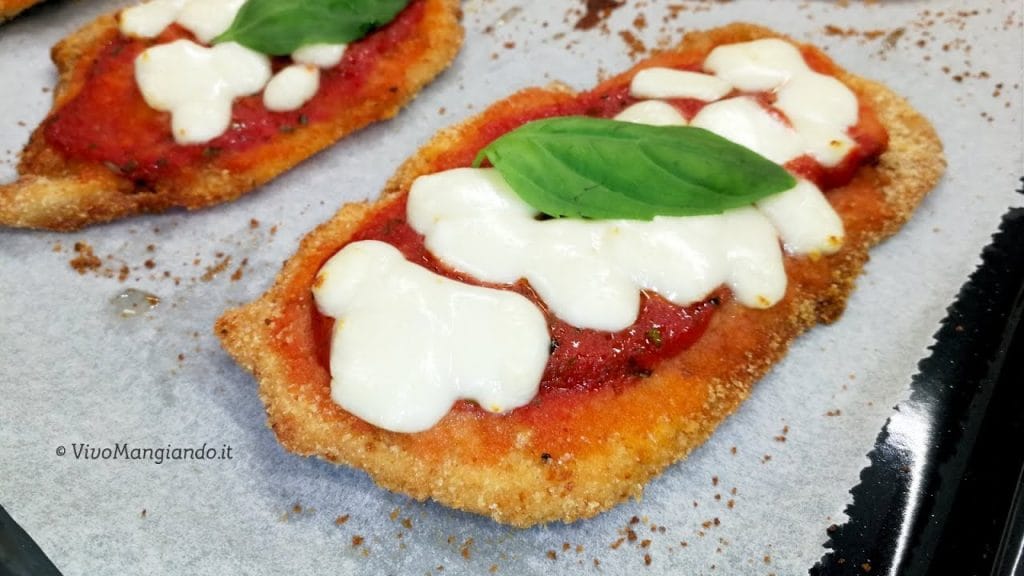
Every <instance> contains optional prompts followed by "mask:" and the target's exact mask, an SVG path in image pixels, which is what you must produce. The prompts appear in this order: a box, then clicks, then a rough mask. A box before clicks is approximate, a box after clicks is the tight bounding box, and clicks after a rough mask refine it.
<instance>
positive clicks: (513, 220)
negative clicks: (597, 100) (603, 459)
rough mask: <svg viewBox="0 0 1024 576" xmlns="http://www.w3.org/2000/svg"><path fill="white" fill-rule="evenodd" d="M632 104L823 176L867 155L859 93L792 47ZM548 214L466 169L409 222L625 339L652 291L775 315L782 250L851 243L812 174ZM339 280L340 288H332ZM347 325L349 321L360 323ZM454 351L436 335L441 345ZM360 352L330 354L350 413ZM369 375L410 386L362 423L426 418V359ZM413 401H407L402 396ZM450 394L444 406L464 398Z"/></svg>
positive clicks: (715, 54)
mask: <svg viewBox="0 0 1024 576" xmlns="http://www.w3.org/2000/svg"><path fill="white" fill-rule="evenodd" d="M762 92H771V93H773V94H774V95H775V98H774V100H773V103H772V104H771V105H769V104H766V103H765V102H764V99H762V98H759V97H758V93H762ZM630 95H631V96H632V97H634V98H637V99H640V101H639V102H637V103H635V104H633V105H631V106H629V107H628V108H626V109H624V110H622V111H621V112H620V113H619V115H618V116H616V119H617V120H620V121H625V122H638V123H644V124H652V125H666V126H684V125H692V126H699V127H702V128H704V129H707V130H710V131H712V132H715V133H716V134H718V135H719V136H722V137H724V138H726V139H729V140H731V141H733V142H735V143H737V144H740V145H742V146H745V147H747V148H750V149H752V150H754V151H755V152H757V153H759V154H761V155H762V156H764V157H766V158H768V159H770V160H772V161H774V162H776V163H778V164H783V165H784V164H786V163H787V162H790V161H792V160H794V159H797V158H800V157H802V156H810V157H811V158H813V159H815V160H816V161H818V162H819V163H821V164H822V165H824V166H835V165H837V164H839V163H840V162H841V161H842V160H843V158H844V157H845V156H846V155H847V153H848V152H849V151H850V150H851V149H852V148H853V146H854V145H855V144H854V143H853V140H852V139H851V138H850V137H849V136H848V134H847V131H848V130H849V128H850V127H851V126H853V125H854V124H856V123H857V121H858V114H859V112H858V110H859V109H858V103H857V98H856V96H855V95H854V94H853V93H852V92H851V91H850V90H849V89H848V88H846V87H845V86H844V85H843V84H842V83H840V82H839V81H838V80H836V79H834V78H831V77H828V76H823V75H821V74H818V73H816V72H814V71H813V70H811V69H810V68H809V67H808V66H807V64H806V63H805V61H804V59H803V57H802V55H801V54H800V52H799V50H798V49H797V48H796V47H794V46H792V45H791V44H789V43H787V42H784V41H781V40H758V41H754V42H747V43H742V44H732V45H726V46H721V47H718V48H716V49H715V50H713V51H712V52H711V53H710V54H709V56H708V57H707V59H706V61H705V63H704V73H701V72H692V71H679V70H674V69H669V68H648V69H644V70H641V71H640V72H638V73H637V74H636V75H635V76H634V78H633V81H632V83H631V85H630ZM674 99H691V100H693V99H695V100H700V101H702V102H704V103H705V104H704V105H703V106H702V107H701V108H700V109H699V110H698V111H697V112H696V114H695V115H693V117H692V118H687V117H686V116H684V114H683V113H682V112H681V110H680V109H679V108H677V107H676V106H674V105H673V104H672V103H671V102H670V101H671V100H674ZM769 106H773V107H774V110H772V109H770V108H769ZM691 114H692V113H691ZM665 193H669V194H670V193H671V191H665ZM540 216H541V214H539V213H538V212H537V210H535V209H534V208H532V207H531V206H529V205H528V204H526V203H525V202H524V201H523V200H522V199H520V198H519V196H518V195H516V194H515V192H514V191H513V190H512V189H511V187H510V186H509V185H508V183H507V182H505V180H504V179H503V178H502V176H501V175H500V173H499V172H498V171H497V170H495V169H493V168H456V169H452V170H447V171H444V172H440V173H436V174H431V175H425V176H421V177H419V178H417V179H416V180H415V181H414V182H413V184H412V187H411V189H410V191H409V196H408V199H407V204H406V219H407V221H408V223H409V225H410V226H411V227H412V229H413V230H415V231H416V232H418V233H419V234H421V235H423V243H424V246H425V247H426V249H427V250H428V251H429V252H430V253H431V254H432V255H433V256H434V257H436V258H437V259H438V260H439V261H440V262H441V263H443V264H444V265H445V266H447V267H449V268H451V269H453V270H455V271H458V272H459V273H463V274H468V275H470V276H472V277H473V278H475V279H477V280H480V281H483V282H488V283H496V284H513V283H515V282H518V281H519V280H521V279H526V280H527V281H528V282H529V284H530V287H531V288H532V289H533V290H534V291H535V292H536V294H537V296H538V297H539V298H540V300H542V301H543V304H544V305H545V306H546V307H547V308H548V310H549V311H550V312H551V313H553V314H554V315H555V316H556V317H557V318H558V319H559V320H561V321H562V322H565V323H568V324H570V325H572V326H575V327H577V328H580V329H589V330H598V331H606V332H616V331H620V330H624V329H626V328H628V327H630V326H632V325H633V324H634V323H635V322H636V321H637V317H638V314H639V312H640V303H641V293H643V292H653V293H657V294H658V295H660V296H661V297H662V298H664V299H665V300H667V301H669V302H671V303H673V304H676V305H679V306H686V305H690V304H694V303H698V302H701V301H704V300H706V299H707V298H708V297H709V296H710V295H711V294H712V293H713V292H714V291H715V290H716V289H718V288H719V287H720V286H722V285H725V286H728V287H729V289H730V290H731V292H732V294H733V295H734V297H735V298H736V300H737V301H739V302H740V303H742V304H743V305H746V306H749V307H753V308H768V307H770V306H772V305H774V304H775V303H777V302H778V301H779V300H780V299H781V298H782V297H783V296H784V295H785V292H786V284H787V280H786V273H785V265H784V250H785V252H789V253H791V254H797V255H810V256H812V257H815V256H818V255H821V254H830V253H833V252H835V251H837V250H838V249H839V248H840V247H841V245H842V242H843V235H844V232H843V223H842V220H841V219H840V218H839V215H838V214H837V213H836V212H835V210H833V209H832V206H831V205H830V204H829V202H828V200H827V199H826V198H825V196H824V195H823V194H822V192H821V190H820V189H819V188H818V187H817V186H816V185H815V184H814V183H813V182H811V181H810V180H807V179H803V178H799V177H798V178H797V184H796V186H794V187H793V188H792V189H790V190H787V191H784V192H782V193H779V194H776V195H773V196H769V197H767V198H765V199H762V200H761V201H759V202H757V203H756V204H753V205H751V206H747V207H743V208H738V209H733V210H728V211H725V212H723V213H721V214H716V215H706V216H689V217H668V216H661V217H655V218H654V219H652V220H651V221H638V220H583V219H569V218H560V219H543V218H540ZM357 244H358V243H357ZM346 250H347V249H346ZM343 252H344V250H343ZM352 266H353V267H352V268H350V269H346V272H345V274H350V275H353V277H355V278H364V277H370V278H376V279H378V280H376V281H375V282H376V283H375V284H374V286H375V287H376V286H378V285H382V284H386V283H387V282H389V281H390V280H388V279H387V276H388V275H389V274H390V273H391V272H390V268H387V269H383V268H384V267H383V266H382V265H381V264H380V263H378V262H375V261H373V260H363V261H353V264H352ZM410 266H411V265H410ZM325 270H327V268H326V267H325ZM332 276H333V275H332ZM339 276H340V273H339ZM360 281H361V280H360ZM331 282H332V279H331V277H328V278H326V279H325V280H324V285H329V284H330V283H331ZM337 282H344V280H337ZM324 289H325V288H323V287H321V288H320V290H324ZM318 302H320V300H319V298H318ZM401 306H404V307H407V308H408V309H399V305H397V304H396V309H395V311H394V312H393V313H394V314H396V315H402V317H405V318H406V319H407V320H408V321H409V322H415V321H416V320H415V319H416V318H418V317H420V316H429V315H431V314H435V313H436V314H447V313H448V312H449V308H447V307H446V306H443V305H442V306H440V307H436V306H438V305H437V304H436V303H435V302H434V301H433V300H430V299H427V298H424V299H415V298H409V300H408V301H403V302H402V304H401ZM489 306H494V307H496V306H497V304H496V303H492V304H489ZM435 307H436V308H435ZM321 308H323V304H321ZM389 313H392V312H389ZM475 313H476V314H479V315H480V317H481V318H486V320H483V321H482V322H484V323H486V324H490V323H491V322H494V320H492V318H496V317H498V316H499V313H498V312H496V311H490V312H485V311H484V310H482V309H477V310H476V311H475ZM395 318H398V316H396V317H395ZM389 321H390V320H389ZM395 321H399V320H395ZM343 322H344V323H345V324H346V325H347V322H348V320H343ZM345 329H346V328H344V327H343V328H342V330H345ZM534 337H535V338H536V339H537V340H530V339H528V338H525V337H523V338H517V339H509V338H507V337H506V335H504V334H498V333H497V332H491V333H490V334H488V335H486V337H481V338H480V340H479V341H476V342H473V343H472V347H471V348H470V347H468V346H470V345H469V344H468V343H460V346H461V345H465V346H467V348H465V350H463V352H462V353H463V354H465V355H467V356H476V355H481V354H482V355H486V356H488V357H498V356H502V355H518V354H522V353H523V350H530V351H536V350H538V349H540V348H541V347H542V345H544V344H546V343H547V340H548V338H549V336H548V334H547V333H546V332H544V333H542V332H541V331H537V333H536V335H535V336H534ZM449 344H451V341H444V339H442V338H434V339H433V341H432V342H431V343H430V344H429V346H431V347H433V346H437V347H445V346H448V345H449ZM357 345H359V344H356V343H354V342H353V343H352V344H343V343H341V342H340V339H339V338H338V336H337V333H336V334H335V338H334V341H333V343H332V348H331V353H332V355H331V374H332V377H333V382H334V386H333V387H332V394H334V397H335V400H336V401H337V402H339V403H341V404H342V406H347V405H346V404H345V402H351V400H346V398H345V393H344V392H341V391H340V390H341V387H342V386H344V385H345V384H344V381H345V379H346V374H347V372H346V373H343V372H342V371H343V370H348V371H351V370H352V368H351V367H344V366H343V365H342V362H343V360H342V357H344V358H345V359H347V360H344V362H355V361H357V360H356V359H354V358H355V356H356V355H357V354H356V352H355V351H354V350H353V349H348V346H357ZM389 350H391V348H390V347H388V346H384V345H382V346H381V349H380V351H377V350H376V349H373V348H372V347H371V349H367V350H365V351H364V352H363V353H365V354H368V355H369V354H387V353H389V352H388V351H389ZM453 350H455V349H453ZM365 366H366V368H365V369H366V370H367V371H379V374H376V373H375V375H374V376H372V377H369V379H370V380H373V381H381V382H383V381H387V382H394V385H395V386H396V387H397V388H396V389H395V390H399V391H400V392H395V391H394V390H392V391H390V392H389V391H385V390H384V389H380V390H379V391H378V392H377V394H379V397H377V400H375V404H374V405H375V406H378V407H379V408H378V409H377V410H379V411H374V412H373V413H372V414H371V415H370V416H362V415H361V414H360V416H361V417H364V418H366V419H367V420H368V421H371V422H374V423H377V422H381V421H386V420H388V419H389V418H393V417H395V416H394V414H398V413H403V412H404V411H405V410H415V409H416V408H414V407H416V406H418V405H419V404H421V403H422V402H423V400H422V395H423V394H427V393H429V391H431V390H434V389H436V388H437V387H438V386H439V384H438V381H437V374H435V373H431V372H424V371H423V364H422V363H420V362H419V361H418V360H412V361H410V362H408V363H404V361H403V360H402V359H400V358H399V359H397V360H396V359H392V358H381V359H379V360H376V363H374V364H370V363H367V364H366V365H365ZM444 377H448V378H451V376H444ZM537 378H538V379H539V378H540V375H538V376H537ZM529 384H530V385H533V386H535V385H536V384H537V382H532V383H529ZM519 386H521V387H517V388H516V390H517V391H519V390H523V389H526V388H529V387H530V386H529V385H527V383H525V382H524V383H520V384H519ZM420 387H422V389H420ZM454 387H455V388H457V387H458V385H454ZM414 388H415V391H414V392H413V391H411V390H413V389H414ZM407 391H409V392H407ZM406 393H408V394H409V396H408V398H407V399H401V400H399V399H397V398H398V396H399V394H406ZM443 398H444V402H446V403H447V402H448V401H449V399H450V398H451V396H450V395H445V396H443ZM483 405H484V407H487V406H486V404H483ZM508 405H509V406H511V404H508ZM371 418H372V419H371ZM438 418H440V415H439V416H438ZM378 425H379V424H378ZM384 427H386V426H384ZM389 429H394V428H389Z"/></svg>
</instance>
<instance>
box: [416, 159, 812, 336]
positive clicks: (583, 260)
mask: <svg viewBox="0 0 1024 576" xmlns="http://www.w3.org/2000/svg"><path fill="white" fill-rule="evenodd" d="M784 209H785V207H783V208H782V209H780V210H782V211H784ZM829 209H831V208H829ZM407 215H408V218H409V224H410V225H411V226H412V227H413V228H414V229H415V230H416V231H417V232H419V233H421V234H423V235H424V243H425V245H426V247H427V249H428V250H429V251H430V252H431V253H432V254H434V255H435V256H437V257H438V258H440V259H441V261H443V262H445V263H446V264H448V265H449V266H452V267H453V268H455V269H456V270H459V271H462V272H465V273H467V274H470V275H471V276H473V277H474V278H478V279H480V280H484V281H488V282H496V283H504V284H508V283H512V282H515V281H516V280H518V279H520V278H525V279H526V280H528V281H529V282H530V285H531V286H532V287H533V288H534V290H536V291H537V294H538V295H539V296H540V297H541V299H542V300H543V301H544V303H545V304H546V305H547V306H548V307H549V308H550V309H551V311H552V312H554V314H555V315H556V316H558V317H559V318H560V319H561V320H564V321H565V322H568V323H569V324H572V325H573V326H577V327H579V328H591V329H595V330H606V331H617V330H622V329H624V328H627V327H628V326H630V325H632V324H633V323H634V322H635V321H636V318H637V314H638V312H639V305H640V292H641V291H642V290H650V291H654V292H657V293H658V294H660V295H662V296H663V297H664V298H666V299H667V300H669V301H671V302H674V303H676V304H679V305H686V304H692V303H694V302H698V301H700V300H703V299H704V298H706V297H707V296H708V294H709V293H710V292H711V291H712V290H714V289H716V288H717V287H718V286H720V285H722V284H725V285H727V286H729V287H730V288H731V289H732V291H733V293H734V294H735V295H736V298H737V299H738V300H739V301H740V302H742V303H743V304H745V305H747V306H751V307H756V308H765V307H768V306H771V305H772V304H775V303H776V302H778V300H779V299H780V298H782V296H783V294H784V293H785V290H786V275H785V270H784V269H783V265H782V250H781V249H780V247H779V241H778V238H777V233H776V231H775V228H774V227H773V226H772V225H771V223H770V222H769V220H768V219H767V218H766V217H765V216H764V215H763V214H761V213H760V212H759V211H757V210H755V209H754V208H741V209H738V210H730V211H727V212H725V213H724V214H721V215H714V216H695V217H657V218H655V219H654V220H652V221H650V222H644V221H635V220H572V219H552V220H536V219H535V216H537V212H536V211H535V210H534V209H532V208H530V207H529V206H528V205H527V204H526V203H525V202H523V201H522V200H521V199H519V197H518V196H517V195H516V194H515V192H513V191H512V190H511V189H510V188H509V186H508V184H507V183H506V182H505V181H504V179H503V178H502V177H501V175H500V174H498V173H497V171H495V170H494V169H472V168H460V169H455V170H449V171H446V172H441V173H438V174H432V175H429V176H421V177H419V178H417V179H416V181H415V182H413V185H412V188H411V190H410V192H409V200H408V208H407Z"/></svg>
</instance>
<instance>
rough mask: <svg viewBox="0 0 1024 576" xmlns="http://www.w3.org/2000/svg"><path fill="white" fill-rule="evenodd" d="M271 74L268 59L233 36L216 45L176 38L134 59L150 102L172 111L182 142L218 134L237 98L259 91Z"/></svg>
mask: <svg viewBox="0 0 1024 576" xmlns="http://www.w3.org/2000/svg"><path fill="white" fill-rule="evenodd" d="M269 79H270V60H269V59H268V58H267V57H266V56H264V55H262V54H259V53H257V52H253V51H252V50H249V49H248V48H245V47H244V46H241V45H239V44H236V43H234V42H227V43H224V44H218V45H217V46H214V47H213V48H207V47H206V46H200V45H199V44H196V43H195V42H191V41H189V40H175V41H174V42H171V43H169V44H160V45H157V46H154V47H152V48H149V49H147V50H146V51H145V52H143V53H142V54H140V55H139V57H138V58H136V59H135V81H136V82H137V83H138V85H139V91H140V92H142V97H143V98H144V99H145V100H146V104H149V106H150V107H151V108H153V109H155V110H162V111H166V112H170V113H171V132H172V133H173V134H174V140H175V141H176V142H178V143H179V144H198V143H202V142H206V141H208V140H212V139H213V138H216V137H217V136H220V135H221V134H223V133H224V131H225V130H227V129H228V126H229V124H230V123H231V104H232V102H234V100H235V98H238V97H240V96H248V95H249V94H255V93H257V92H259V91H260V90H262V89H263V86H264V85H265V84H266V83H267V80H269Z"/></svg>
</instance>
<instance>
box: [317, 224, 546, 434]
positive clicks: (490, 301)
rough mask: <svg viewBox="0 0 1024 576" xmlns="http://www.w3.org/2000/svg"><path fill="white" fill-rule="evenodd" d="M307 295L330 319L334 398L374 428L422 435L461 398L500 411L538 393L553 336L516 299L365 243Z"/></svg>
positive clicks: (328, 268)
mask: <svg viewBox="0 0 1024 576" xmlns="http://www.w3.org/2000/svg"><path fill="white" fill-rule="evenodd" d="M313 295H314V298H315V299H316V304H317V307H318V308H319V309H320V311H321V312H322V313H324V314H325V315H328V316H331V317H334V318H336V319H337V321H336V322H335V325H334V332H333V336H332V340H331V363H330V364H331V365H330V367H331V398H332V399H333V400H334V402H336V403H337V404H339V405H340V406H341V407H342V408H344V409H345V410H348V411H349V412H351V413H352V414H354V415H356V416H358V417H359V418H362V419H363V420H365V421H367V422H369V423H370V424H373V425H374V426H377V427H380V428H384V429H386V430H392V431H395V432H419V431H422V430H427V429H429V428H431V427H432V426H433V425H434V424H436V423H437V422H438V421H439V420H441V418H443V417H444V415H445V414H446V413H447V412H448V410H449V409H450V408H451V406H452V404H453V403H454V402H455V401H456V400H458V399H470V400H475V401H476V402H478V403H479V404H480V405H481V406H482V407H483V408H484V409H486V410H490V411H492V412H504V411H507V410H511V409H513V408H516V407H519V406H522V405H524V404H526V403H527V402H529V401H530V400H531V399H532V398H533V397H534V396H535V395H536V394H537V390H538V387H539V384H540V379H541V376H542V374H543V372H544V367H545V365H546V364H547V360H548V355H549V345H550V335H549V333H548V327H547V322H546V321H545V319H544V315H543V314H542V313H541V312H540V310H539V309H538V308H537V307H536V306H535V305H534V304H533V303H532V302H530V301H529V300H527V299H526V298H525V297H523V296H521V295H519V294H516V293H515V292H509V291H506V290H495V289H492V288H482V287H479V286H471V285H468V284H463V283H461V282H456V281H455V280H451V279H448V278H445V277H443V276H439V275H437V274H434V273H433V272H430V271H429V270H427V269H425V268H422V267H420V266H417V265H415V264H412V263H410V262H408V261H407V260H406V259H405V258H404V257H403V256H402V254H401V252H399V251H398V250H397V249H396V248H394V247H392V246H390V245H388V244H385V243H383V242H377V241H362V242H355V243H352V244H349V245H348V246H346V247H345V248H344V249H342V250H341V251H340V252H338V253H337V254H335V255H334V256H333V257H331V259H330V260H328V261H327V263H326V264H324V266H323V268H321V269H320V272H319V273H318V274H317V281H316V283H315V287H314V288H313Z"/></svg>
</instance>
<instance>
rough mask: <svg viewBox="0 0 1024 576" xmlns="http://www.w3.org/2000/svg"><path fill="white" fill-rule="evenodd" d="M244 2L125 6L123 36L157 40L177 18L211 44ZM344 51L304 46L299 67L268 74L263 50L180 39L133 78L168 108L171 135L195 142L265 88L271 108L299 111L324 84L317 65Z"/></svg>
mask: <svg viewBox="0 0 1024 576" xmlns="http://www.w3.org/2000/svg"><path fill="white" fill-rule="evenodd" d="M243 4H245V0H151V1H150V2H146V3H144V4H140V5H138V6H134V7H131V8H127V9H125V10H123V11H121V14H120V17H119V22H120V24H119V25H120V29H121V33H123V34H125V35H128V36H137V37H141V38H152V37H155V36H158V35H159V34H160V33H161V32H163V31H164V29H165V28H167V27H168V26H170V25H171V24H173V23H175V22H177V23H178V24H180V25H181V26H183V27H184V28H185V29H187V30H189V31H190V32H192V34H194V35H195V36H196V38H197V39H199V41H201V42H204V43H209V42H211V41H212V40H213V39H214V38H216V37H217V36H219V35H221V34H222V33H223V32H224V31H225V30H227V29H228V28H230V27H231V23H232V21H234V19H235V16H236V15H237V14H238V11H239V10H240V9H241V7H242V5H243ZM182 42H184V43H186V44H181V43H182ZM345 49H346V45H345V44H313V45H309V46H303V47H302V48H299V49H298V50H296V51H295V52H294V53H293V54H292V59H293V60H294V61H295V62H296V64H295V65H292V66H287V67H285V68H284V69H282V70H281V71H280V72H278V73H277V74H276V75H274V77H273V79H271V77H270V60H269V59H268V58H267V56H265V55H262V54H259V53H257V52H254V51H252V50H249V49H248V48H244V47H242V46H240V45H238V44H235V43H232V42H227V43H224V44H220V45H218V46H215V47H213V48H204V47H202V46H199V45H197V44H195V43H192V42H188V41H185V40H178V41H176V42H172V43H169V44H164V45H159V46H155V47H152V48H149V49H148V50H146V51H145V52H143V53H142V54H140V55H139V57H138V58H137V59H136V60H135V79H136V82H137V83H138V85H139V89H140V91H141V92H142V95H143V97H145V99H146V103H148V104H149V105H150V106H151V107H152V108H154V109H156V110H162V111H169V112H171V114H172V121H171V130H172V132H173V134H174V140H175V141H176V142H177V143H179V144H198V143H202V142H207V141H209V140H212V139H213V138H216V137H218V136H220V135H221V134H223V133H224V132H225V131H226V130H227V128H228V126H229V125H230V123H231V108H232V103H233V101H234V99H235V98H237V97H239V96H247V95H249V94H255V93H258V92H259V91H260V90H263V88H264V86H265V87H266V92H265V93H264V95H263V104H264V106H266V108H267V109H268V110H271V111H274V112H286V111H291V110H296V109H298V108H301V107H302V105H304V104H305V103H306V102H308V101H309V100H310V99H311V98H313V96H315V95H316V93H317V91H318V90H319V89H320V71H319V70H318V69H317V68H318V67H319V68H331V67H333V66H337V65H338V63H339V62H341V58H342V56H344V54H345ZM268 81H269V84H268Z"/></svg>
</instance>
